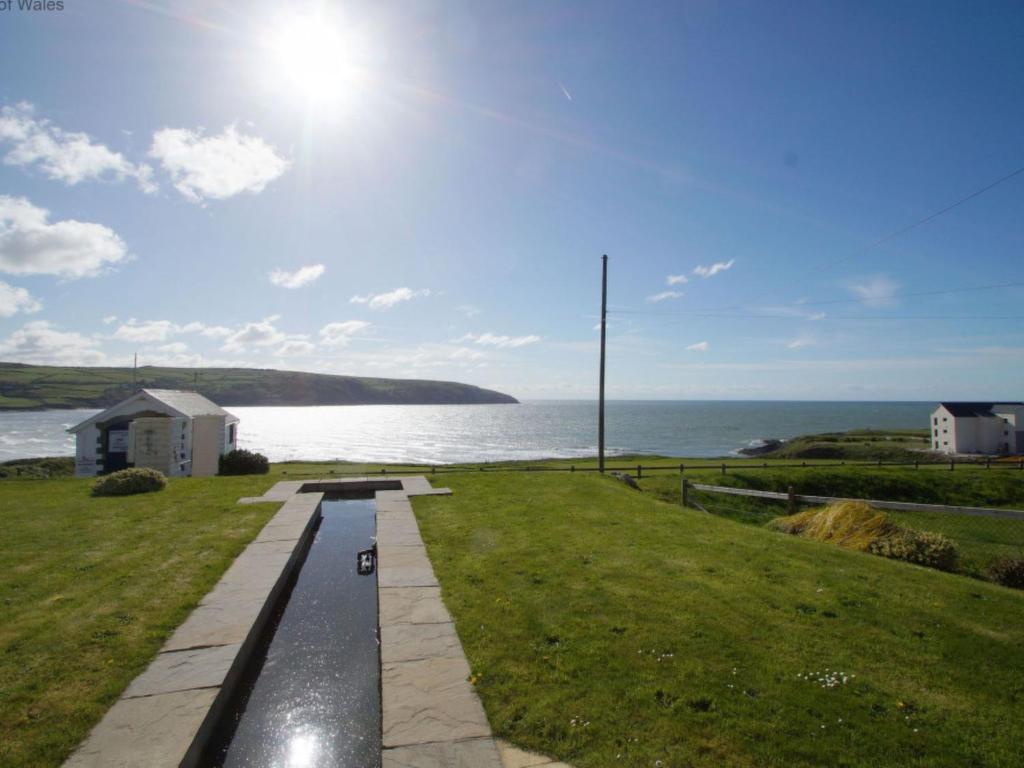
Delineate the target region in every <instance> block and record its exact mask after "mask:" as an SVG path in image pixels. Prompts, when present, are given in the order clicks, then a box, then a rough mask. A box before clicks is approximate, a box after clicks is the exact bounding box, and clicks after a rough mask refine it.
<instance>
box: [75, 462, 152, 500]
mask: <svg viewBox="0 0 1024 768" xmlns="http://www.w3.org/2000/svg"><path fill="white" fill-rule="evenodd" d="M166 486H167V478H166V477H164V474H163V473H162V472H157V471H156V470H155V469H145V468H141V467H136V468H133V469H122V470H121V471H120V472H112V473H111V474H109V475H103V476H102V477H100V478H99V479H97V480H96V482H95V483H93V486H92V495H93V496H131V495H132V494H136V493H152V492H153V491H162V490H163V489H164V488H165V487H166Z"/></svg>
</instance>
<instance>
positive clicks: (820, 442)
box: [762, 429, 939, 461]
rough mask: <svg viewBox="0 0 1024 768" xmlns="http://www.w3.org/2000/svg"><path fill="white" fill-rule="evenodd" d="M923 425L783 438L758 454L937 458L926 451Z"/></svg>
mask: <svg viewBox="0 0 1024 768" xmlns="http://www.w3.org/2000/svg"><path fill="white" fill-rule="evenodd" d="M928 436H929V432H928V430H927V429H890V430H878V429H854V430H850V431H849V432H826V433H824V434H820V435H804V436H802V437H795V438H793V439H792V440H787V441H786V442H785V443H783V444H782V446H781V447H780V448H777V449H776V450H774V451H771V452H770V453H766V454H762V455H763V456H765V457H768V458H773V459H848V460H851V461H858V460H878V459H881V460H883V461H914V460H915V459H919V460H921V461H928V460H931V459H934V460H936V461H937V460H939V459H938V457H937V456H933V455H932V454H930V453H928V452H927V451H928V449H929V447H930V445H929V440H928Z"/></svg>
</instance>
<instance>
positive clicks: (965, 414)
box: [931, 403, 1024, 455]
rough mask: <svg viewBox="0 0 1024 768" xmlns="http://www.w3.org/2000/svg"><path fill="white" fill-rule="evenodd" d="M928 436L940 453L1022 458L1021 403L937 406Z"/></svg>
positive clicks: (1023, 406)
mask: <svg viewBox="0 0 1024 768" xmlns="http://www.w3.org/2000/svg"><path fill="white" fill-rule="evenodd" d="M931 433H932V440H931V442H932V450H935V451H940V452H942V453H980V454H988V455H1006V454H1024V403H940V404H939V407H938V408H936V409H935V410H934V411H933V412H932V423H931Z"/></svg>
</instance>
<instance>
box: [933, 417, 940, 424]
mask: <svg viewBox="0 0 1024 768" xmlns="http://www.w3.org/2000/svg"><path fill="white" fill-rule="evenodd" d="M933 421H934V422H935V423H936V424H938V423H939V417H938V416H936V417H935V418H934V419H933Z"/></svg>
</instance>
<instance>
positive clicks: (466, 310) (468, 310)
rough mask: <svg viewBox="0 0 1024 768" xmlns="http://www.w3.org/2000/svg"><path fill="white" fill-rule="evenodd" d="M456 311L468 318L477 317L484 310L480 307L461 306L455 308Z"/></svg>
mask: <svg viewBox="0 0 1024 768" xmlns="http://www.w3.org/2000/svg"><path fill="white" fill-rule="evenodd" d="M455 311H456V312H458V313H459V314H462V315H465V316H466V317H476V316H477V315H479V314H480V313H481V312H482V311H483V310H482V309H480V307H476V306H473V305H472V304H459V306H457V307H455Z"/></svg>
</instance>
